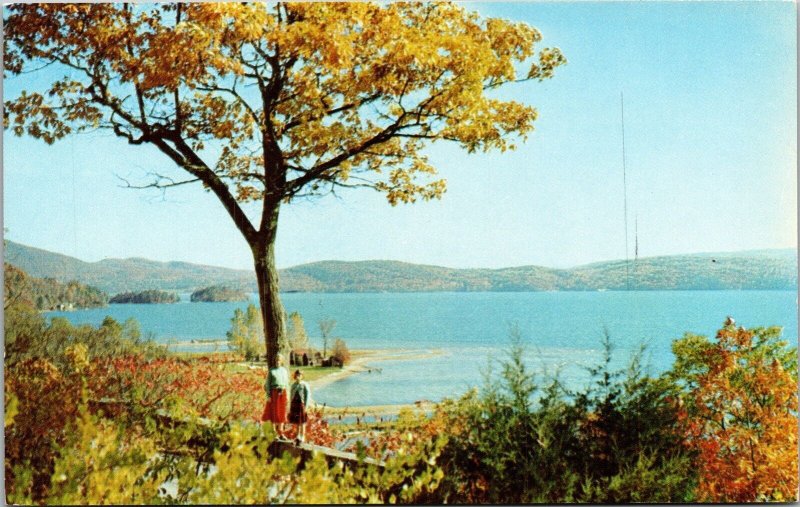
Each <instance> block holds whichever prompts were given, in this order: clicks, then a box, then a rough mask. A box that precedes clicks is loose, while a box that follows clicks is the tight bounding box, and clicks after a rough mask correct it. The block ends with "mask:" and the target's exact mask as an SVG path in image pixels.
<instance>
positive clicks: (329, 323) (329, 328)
mask: <svg viewBox="0 0 800 507" xmlns="http://www.w3.org/2000/svg"><path fill="white" fill-rule="evenodd" d="M317 324H318V325H319V332H320V333H322V357H327V355H328V338H330V336H331V333H332V332H333V328H334V327H336V321H335V320H333V319H322V320H320V321H319V322H317Z"/></svg>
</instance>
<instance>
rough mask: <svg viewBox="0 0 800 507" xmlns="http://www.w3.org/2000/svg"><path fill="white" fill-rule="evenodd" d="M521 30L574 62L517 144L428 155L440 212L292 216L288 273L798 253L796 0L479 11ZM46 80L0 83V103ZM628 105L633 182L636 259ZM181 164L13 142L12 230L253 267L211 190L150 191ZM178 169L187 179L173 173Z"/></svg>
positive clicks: (88, 138) (511, 6)
mask: <svg viewBox="0 0 800 507" xmlns="http://www.w3.org/2000/svg"><path fill="white" fill-rule="evenodd" d="M466 5H467V7H468V8H470V9H475V10H478V11H479V12H480V13H481V14H483V15H485V16H492V17H502V18H507V19H513V20H517V21H524V22H527V23H529V24H531V25H533V26H535V27H536V28H538V29H539V30H540V31H541V32H542V34H543V37H544V39H543V41H542V43H541V44H542V47H549V46H557V47H559V48H560V49H561V50H562V52H563V53H564V54H565V56H566V57H567V60H568V64H567V65H566V66H564V67H561V68H559V69H557V71H556V75H555V77H554V78H553V79H551V80H548V81H545V82H543V83H538V82H528V83H520V84H515V85H513V86H511V87H508V88H507V89H505V90H504V91H503V92H502V95H503V97H504V98H509V99H514V100H517V101H520V102H524V103H527V104H531V105H534V106H535V107H536V108H537V109H538V111H539V119H538V120H537V121H536V123H535V129H536V130H535V132H534V133H533V134H532V135H531V136H530V137H529V138H528V141H527V142H526V143H525V144H523V145H521V146H519V148H518V149H517V150H516V151H514V152H506V153H503V154H500V153H499V152H498V153H489V154H478V155H469V154H467V153H466V152H465V151H463V150H461V149H459V148H458V147H457V146H454V145H444V144H442V145H435V146H433V147H431V148H430V149H429V150H428V154H429V156H430V159H431V161H432V162H433V164H434V165H435V166H436V167H437V168H438V169H439V172H440V174H441V176H442V177H444V178H446V179H447V182H448V190H447V193H446V194H445V195H444V197H443V198H442V199H441V200H439V201H431V202H418V203H416V204H413V205H399V206H397V207H392V206H389V205H388V203H387V202H386V199H385V198H384V197H383V196H382V195H380V194H378V193H376V192H373V191H370V190H364V189H360V190H353V191H345V192H342V193H340V194H339V196H338V197H334V196H329V197H325V198H322V199H318V200H315V201H299V202H296V203H292V204H291V205H288V206H284V207H283V208H282V211H281V217H280V223H279V232H278V240H277V250H276V252H277V253H276V257H277V264H278V266H279V267H281V268H283V267H289V266H293V265H298V264H303V263H307V262H314V261H320V260H331V259H336V260H348V261H355V260H370V259H392V260H400V261H405V262H413V263H420V264H433V265H441V266H448V267H458V268H469V267H486V268H500V267H509V266H521V265H541V266H548V267H570V266H576V265H581V264H586V263H590V262H597V261H603V260H612V259H622V258H625V256H626V254H627V255H628V256H630V257H633V255H634V236H635V235H637V233H638V244H639V256H640V257H650V256H656V255H672V254H683V253H698V252H722V251H739V250H752V249H765V248H789V247H790V248H796V246H797V102H796V92H797V67H796V64H797V56H796V55H797V51H796V50H797V45H796V44H797V43H796V12H797V11H796V9H797V8H796V6H795V4H794V3H792V2H775V1H767V2H675V3H671V2H663V3H655V2H630V3H628V2H608V3H589V2H580V3H577V2H576V3H572V2H554V3H528V2H515V3H500V2H493V3H467V4H466ZM49 77H51V76H48V75H47V73H39V74H28V75H25V76H22V77H15V78H11V79H6V80H4V92H3V93H4V98H5V99H8V98H10V97H13V96H15V95H16V94H17V93H19V91H20V90H22V89H24V88H26V87H35V86H37V85H41V84H42V83H43V82H45V81H46V80H47V79H48V78H49ZM621 94H622V95H624V125H625V130H624V141H625V165H626V178H625V179H626V182H627V211H628V216H627V221H628V233H627V244H628V245H627V252H626V229H625V214H624V195H625V193H624V192H623V162H622V160H623V156H622V153H623V152H622V127H621V123H622V122H621V116H622V115H621V101H620V97H621ZM171 168H172V166H171V165H170V162H169V161H168V160H166V158H165V156H163V155H162V154H161V153H160V152H158V151H157V150H155V149H153V148H149V147H131V146H128V145H126V144H125V143H124V142H123V141H122V140H120V139H118V138H115V137H113V136H112V135H109V134H82V135H76V136H72V137H69V138H67V139H65V140H62V141H60V142H58V143H56V144H55V145H53V146H47V145H46V144H44V143H43V142H41V141H36V140H33V139H30V138H16V137H13V136H12V135H4V136H3V225H4V227H5V228H6V230H7V233H6V238H8V239H10V240H13V241H17V242H20V243H24V244H27V245H31V246H35V247H39V248H44V249H47V250H51V251H56V252H60V253H63V254H66V255H71V256H74V257H77V258H79V259H82V260H85V261H97V260H101V259H103V258H124V257H145V258H148V259H153V260H159V261H170V260H179V261H187V262H194V263H201V264H211V265H217V266H225V267H231V268H243V269H249V268H251V267H252V258H251V254H250V251H249V249H248V247H247V244H246V243H245V241H244V239H242V238H241V236H240V235H239V232H238V231H237V230H236V228H235V226H234V225H233V223H232V222H231V220H230V218H229V217H228V215H227V213H226V212H225V211H224V210H223V208H222V206H221V204H219V203H218V202H217V201H216V199H215V198H214V197H213V196H212V195H211V194H208V193H206V192H204V191H202V189H201V188H200V187H199V186H191V185H190V186H183V187H177V188H174V189H170V190H168V191H167V192H166V193H165V194H162V193H161V192H159V191H155V190H153V191H142V190H131V189H126V188H122V186H121V180H120V179H119V177H120V176H121V177H125V178H131V179H133V180H136V179H137V178H138V179H139V180H142V179H143V178H144V177H145V175H146V174H147V173H148V172H151V171H169V170H171ZM173 174H176V175H178V174H179V173H177V172H174V171H173Z"/></svg>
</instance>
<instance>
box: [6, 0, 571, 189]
mask: <svg viewBox="0 0 800 507" xmlns="http://www.w3.org/2000/svg"><path fill="white" fill-rule="evenodd" d="M5 36H6V41H7V46H6V48H7V49H6V60H7V61H6V69H7V70H8V71H9V72H10V73H11V74H20V73H21V72H24V71H25V70H26V69H27V67H28V66H30V65H32V64H33V65H36V66H39V65H40V63H41V62H53V63H55V64H56V66H58V65H61V66H67V67H68V68H69V69H70V75H71V78H70V79H65V80H62V81H58V82H56V83H53V84H52V86H51V87H50V89H49V90H48V92H47V93H46V94H40V93H31V92H23V93H21V94H20V95H19V96H18V97H16V98H12V99H11V100H9V101H7V102H6V110H7V117H6V118H5V127H6V128H11V129H12V130H13V132H14V133H15V134H17V135H23V134H25V133H27V134H28V135H31V136H34V137H38V138H41V139H43V140H45V141H46V142H48V143H52V142H54V141H56V140H58V139H60V138H62V137H64V136H66V135H68V134H70V133H72V132H74V131H76V130H77V131H81V130H85V129H88V128H105V129H109V130H112V131H113V132H114V133H115V134H116V135H118V136H120V137H123V138H125V139H127V140H128V142H130V143H133V144H141V143H154V144H156V145H157V146H158V147H159V149H161V151H163V152H164V153H166V154H167V155H169V156H170V157H171V158H172V159H173V161H175V162H176V163H177V164H178V165H179V166H180V167H182V168H183V169H185V170H187V171H188V172H190V173H191V174H193V175H194V176H196V177H198V178H199V179H200V180H201V181H203V182H204V183H205V184H206V185H208V186H209V188H211V189H212V190H214V191H215V192H216V193H217V195H218V196H220V197H224V198H227V194H226V193H225V191H223V190H222V188H223V186H222V185H220V183H222V180H221V179H222V178H227V179H230V180H231V181H232V183H233V190H232V191H231V193H230V195H231V196H232V197H233V198H235V199H236V200H238V201H240V202H247V201H253V200H261V199H263V200H271V202H281V201H283V202H287V201H291V200H292V199H293V198H294V197H296V196H298V195H307V194H311V195H315V194H320V193H323V192H325V191H328V190H331V189H333V188H335V187H336V186H337V185H345V186H346V185H350V184H352V183H351V181H352V180H353V179H354V177H355V176H357V177H358V179H357V182H356V183H354V184H356V185H361V186H369V187H372V188H375V189H377V190H380V191H382V192H384V193H385V194H386V196H387V199H388V200H389V202H390V203H391V204H397V203H400V202H404V203H405V202H414V201H415V200H416V199H417V198H423V199H432V198H438V197H440V196H441V195H442V194H443V193H444V191H445V181H444V180H443V179H436V178H435V175H436V169H435V168H434V167H433V166H431V165H429V164H428V162H427V160H426V159H425V157H424V155H423V154H422V152H421V150H422V149H423V148H424V146H425V144H426V143H430V142H436V141H443V140H447V141H451V142H455V143H458V144H460V145H461V146H462V147H463V148H465V149H466V150H468V151H470V152H473V151H487V150H492V149H498V150H501V151H504V150H507V149H512V148H513V147H514V143H513V139H514V138H515V137H519V138H521V139H522V140H524V139H525V138H526V136H527V135H528V134H530V132H531V131H532V130H533V122H534V120H535V119H536V116H537V112H536V109H535V108H533V107H532V106H531V105H529V104H523V103H520V102H515V101H503V100H498V99H496V98H493V97H492V96H491V91H492V90H493V89H495V88H497V87H499V86H502V85H504V84H507V83H511V82H518V81H526V80H542V79H547V78H550V77H552V75H553V71H554V70H555V69H556V68H557V67H559V66H560V65H563V64H564V63H565V62H566V60H565V59H564V57H563V55H562V54H561V52H560V51H559V50H558V49H557V48H541V49H539V48H538V47H537V45H538V44H539V42H540V41H541V39H542V35H541V33H540V32H539V31H538V30H537V29H535V28H533V27H531V26H528V25H526V24H524V23H513V22H509V21H506V20H502V19H492V18H488V19H483V18H481V17H480V16H478V15H477V14H476V13H474V12H470V11H469V10H467V9H465V8H464V7H462V6H461V5H458V4H456V3H455V2H430V3H422V2H413V3H405V2H389V3H366V2H342V3H339V2H297V3H291V2H290V3H277V4H276V3H189V4H174V3H173V4H169V3H162V4H141V5H133V4H102V5H89V4H22V3H20V4H14V5H11V6H10V7H9V12H8V16H7V18H6V23H5ZM125 97H130V99H129V100H126V99H124V98H125ZM208 142H212V143H214V142H216V143H217V144H216V145H214V146H208V147H207V143H208ZM216 148H219V149H216ZM220 152H221V154H220ZM212 153H213V154H215V155H213V156H216V157H218V158H217V160H216V162H213V163H212V162H211V161H207V160H205V158H204V156H212V155H211V154H212ZM212 167H213V168H214V171H216V172H213V171H211V168H212ZM418 179H423V180H425V181H422V182H416V181H417V180H418Z"/></svg>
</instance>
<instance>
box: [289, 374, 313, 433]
mask: <svg viewBox="0 0 800 507" xmlns="http://www.w3.org/2000/svg"><path fill="white" fill-rule="evenodd" d="M290 392H291V398H290V399H291V405H290V408H289V422H290V423H292V424H296V425H297V441H298V442H304V441H305V439H306V423H307V422H308V414H307V413H306V407H308V404H309V403H310V402H311V388H310V387H309V386H308V384H307V383H305V382H304V381H303V372H301V371H300V370H295V371H294V382H293V383H292V388H291V390H290Z"/></svg>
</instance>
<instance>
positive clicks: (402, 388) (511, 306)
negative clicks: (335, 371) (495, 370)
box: [48, 291, 797, 406]
mask: <svg viewBox="0 0 800 507" xmlns="http://www.w3.org/2000/svg"><path fill="white" fill-rule="evenodd" d="M254 301H255V300H254ZM283 302H284V305H285V306H286V310H287V311H288V312H292V311H298V312H300V313H301V314H302V315H303V318H304V320H305V323H306V329H307V331H308V334H309V336H310V337H311V341H312V345H315V346H318V347H320V348H321V345H322V343H321V340H320V339H319V338H316V337H318V336H319V335H320V333H319V330H318V328H317V322H318V321H320V320H322V319H326V318H329V319H334V320H336V322H337V324H336V327H335V329H334V331H333V335H334V336H338V337H341V338H343V339H344V340H345V341H346V342H347V344H348V346H349V347H350V348H352V349H359V348H361V349H397V348H405V349H415V350H423V351H431V352H433V353H434V354H432V355H431V356H430V357H426V358H419V359H411V360H397V359H393V360H386V361H377V362H373V363H372V364H371V365H372V366H375V367H376V368H379V369H380V372H378V371H377V370H375V371H373V372H372V373H360V374H356V375H353V376H351V377H349V378H347V379H344V380H342V381H340V382H336V383H334V384H331V385H329V386H327V387H325V388H322V389H319V390H318V391H316V392H315V393H314V398H315V400H316V401H318V402H321V403H327V404H329V405H333V406H359V405H373V404H391V403H411V402H414V401H416V400H422V399H427V400H433V401H436V400H440V399H441V398H443V397H445V396H455V395H458V394H460V393H463V392H464V391H465V390H466V389H468V388H469V387H471V386H475V385H480V384H481V382H482V376H481V375H482V373H481V372H482V371H483V370H485V369H486V367H487V365H488V364H489V362H490V358H494V359H495V360H496V359H498V358H502V357H503V355H504V350H505V347H506V346H507V345H508V342H509V330H510V328H511V327H512V326H515V327H516V328H518V329H519V331H520V332H521V334H522V337H523V339H524V342H525V343H526V345H527V347H528V353H527V356H526V358H527V362H528V364H529V365H530V366H531V368H532V369H533V370H534V371H537V372H545V371H547V372H550V373H552V372H555V371H558V372H559V374H560V375H561V377H562V378H563V379H564V380H565V381H567V383H569V384H572V385H573V386H576V385H580V384H582V383H584V382H585V381H586V379H587V374H586V372H585V367H586V366H591V365H594V364H596V363H597V361H599V359H600V358H601V357H602V351H601V346H600V342H601V339H602V337H603V334H604V332H607V333H608V334H609V336H610V337H611V341H612V343H613V345H614V347H615V352H614V353H615V355H614V361H615V364H618V365H622V364H624V363H625V362H626V361H627V359H628V358H629V357H630V352H631V351H632V350H634V349H636V348H638V346H639V345H640V344H642V343H645V344H646V345H647V347H648V348H647V354H646V356H645V359H646V362H647V363H648V364H649V365H650V371H651V372H653V373H657V372H660V371H663V370H665V369H667V368H669V366H670V365H671V363H672V360H673V358H672V354H671V352H670V343H671V341H672V340H673V339H675V338H679V337H681V336H683V334H684V333H685V332H693V333H697V334H703V335H713V334H714V332H715V331H716V330H717V329H718V328H719V327H720V325H721V324H722V322H723V321H724V319H725V317H726V316H727V315H732V316H734V317H735V319H736V321H737V322H738V323H739V324H741V325H744V326H746V327H756V326H772V325H778V326H782V327H783V328H784V337H785V338H786V339H788V340H789V341H790V342H792V343H796V342H797V293H796V292H793V291H653V292H528V293H508V292H504V293H492V292H489V293H487V292H476V293H441V292H437V293H397V294H307V293H292V294H284V295H283ZM246 304H247V303H189V302H182V303H178V304H173V305H111V306H109V307H107V308H98V309H92V310H80V311H74V312H50V313H49V314H48V315H49V316H64V317H66V318H67V319H69V320H70V321H72V322H73V323H90V324H94V325H97V324H99V323H100V322H102V320H103V318H104V317H105V316H106V315H110V316H112V317H114V318H115V319H117V320H120V321H123V320H125V319H127V318H129V317H133V318H135V319H136V320H138V321H139V323H140V324H141V328H142V331H143V333H145V334H146V333H153V335H154V336H155V339H156V340H157V341H159V342H162V343H168V342H185V341H188V340H197V339H200V340H202V339H209V338H217V339H219V338H223V339H224V336H225V332H226V331H227V330H228V329H229V326H230V319H231V317H232V316H233V311H234V309H235V308H242V307H244V306H246ZM222 348H224V345H223V346H222ZM205 349H206V350H209V349H210V346H206V347H205ZM194 350H197V349H194ZM540 378H541V377H540Z"/></svg>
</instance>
